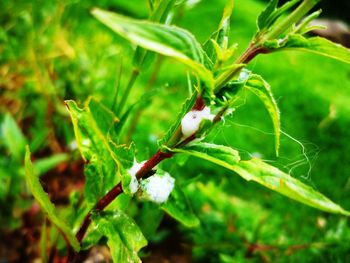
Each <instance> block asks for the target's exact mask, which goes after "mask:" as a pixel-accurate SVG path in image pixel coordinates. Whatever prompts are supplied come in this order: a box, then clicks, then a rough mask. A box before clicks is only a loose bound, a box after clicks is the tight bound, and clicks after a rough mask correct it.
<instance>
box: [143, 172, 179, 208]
mask: <svg viewBox="0 0 350 263" xmlns="http://www.w3.org/2000/svg"><path fill="white" fill-rule="evenodd" d="M174 183H175V179H174V178H173V177H171V176H170V174H169V173H166V172H165V173H164V174H155V175H152V176H151V177H149V178H147V179H146V180H143V181H142V182H141V188H142V189H143V191H144V193H145V194H146V197H147V198H148V199H149V200H151V201H152V202H155V203H157V204H161V203H164V202H166V201H167V200H168V197H169V195H170V193H171V191H172V190H173V188H174Z"/></svg>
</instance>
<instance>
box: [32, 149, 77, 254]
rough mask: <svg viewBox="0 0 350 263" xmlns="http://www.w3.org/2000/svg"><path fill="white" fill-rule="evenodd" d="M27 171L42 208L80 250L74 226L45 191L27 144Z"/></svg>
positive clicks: (36, 198)
mask: <svg viewBox="0 0 350 263" xmlns="http://www.w3.org/2000/svg"><path fill="white" fill-rule="evenodd" d="M25 173H26V180H27V184H28V187H29V189H30V190H31V192H32V194H33V196H34V198H35V200H36V201H37V202H38V203H39V205H40V207H41V209H42V210H43V211H44V212H45V213H46V214H47V217H48V218H49V220H50V221H51V222H52V223H53V224H54V225H55V226H56V227H57V228H58V229H59V231H60V232H61V233H62V234H63V235H64V236H65V238H66V239H67V240H68V241H69V243H70V244H71V246H72V247H73V249H74V250H75V251H79V250H80V245H79V242H78V240H77V239H76V237H75V236H74V234H73V232H72V228H71V227H70V226H68V225H67V223H65V221H64V220H63V219H62V218H60V217H59V215H58V212H57V210H56V208H55V206H54V205H53V204H52V203H51V201H50V199H49V197H48V195H47V193H45V192H44V190H43V188H42V186H41V184H40V181H39V177H38V176H37V174H36V173H35V171H34V168H33V164H32V162H31V160H30V150H29V147H28V146H27V148H26V154H25Z"/></svg>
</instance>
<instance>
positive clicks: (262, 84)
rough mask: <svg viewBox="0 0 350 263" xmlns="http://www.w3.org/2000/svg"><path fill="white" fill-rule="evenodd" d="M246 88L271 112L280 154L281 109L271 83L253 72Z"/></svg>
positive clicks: (276, 146)
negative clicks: (273, 93)
mask: <svg viewBox="0 0 350 263" xmlns="http://www.w3.org/2000/svg"><path fill="white" fill-rule="evenodd" d="M245 88H247V89H248V90H250V91H252V92H253V93H254V94H255V95H257V96H258V97H259V99H260V100H261V101H262V102H263V103H264V105H265V108H266V109H267V111H268V112H269V114H270V117H271V120H272V122H273V128H274V131H275V149H276V155H277V156H278V152H279V147H280V137H281V124H280V111H279V109H278V106H277V103H276V100H275V98H274V97H273V95H272V92H271V88H270V85H269V84H268V83H267V82H266V81H265V80H264V79H263V78H262V77H261V76H259V75H255V74H251V75H250V77H249V79H248V81H247V83H246V85H245Z"/></svg>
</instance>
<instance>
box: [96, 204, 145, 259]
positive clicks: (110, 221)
mask: <svg viewBox="0 0 350 263" xmlns="http://www.w3.org/2000/svg"><path fill="white" fill-rule="evenodd" d="M92 221H93V223H94V226H95V227H96V230H97V231H98V232H100V233H102V234H103V235H104V236H106V237H107V238H108V241H107V245H108V247H109V248H110V250H111V254H112V258H113V261H114V262H116V263H119V262H141V260H140V258H139V257H138V255H137V253H138V252H139V251H140V249H141V248H143V247H144V246H146V245H147V240H146V239H145V237H144V236H143V234H142V232H141V231H140V229H139V227H138V226H137V225H136V223H135V222H134V220H133V219H132V218H130V217H128V216H127V215H126V214H124V213H123V212H121V211H118V210H117V211H113V212H111V211H105V212H100V213H96V214H93V215H92Z"/></svg>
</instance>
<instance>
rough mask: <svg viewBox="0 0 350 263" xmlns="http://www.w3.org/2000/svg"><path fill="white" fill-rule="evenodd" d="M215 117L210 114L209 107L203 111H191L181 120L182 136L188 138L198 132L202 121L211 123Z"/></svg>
mask: <svg viewBox="0 0 350 263" xmlns="http://www.w3.org/2000/svg"><path fill="white" fill-rule="evenodd" d="M214 117H215V115H214V114H211V113H210V108H209V107H207V106H206V107H204V109H203V110H201V111H198V110H192V111H189V112H188V113H187V114H186V115H185V116H184V117H183V119H182V120H181V131H182V134H183V135H184V136H185V137H186V138H187V137H189V136H191V135H192V134H194V133H195V132H197V131H198V129H199V125H200V124H201V122H202V120H204V119H207V120H210V121H213V120H214Z"/></svg>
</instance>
